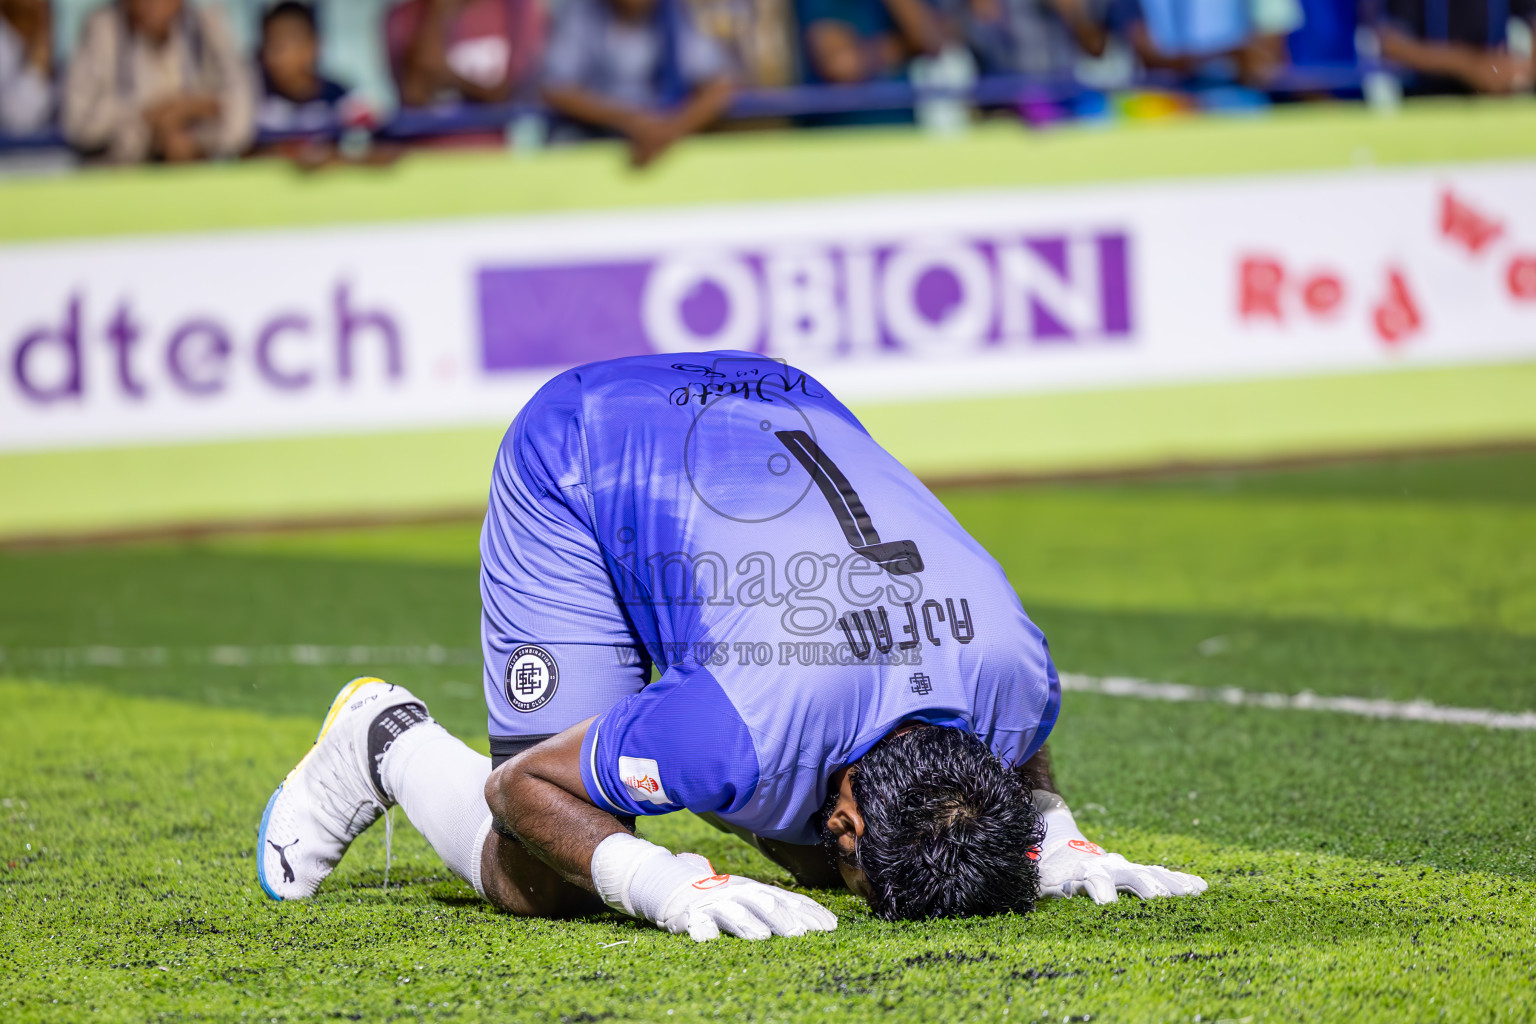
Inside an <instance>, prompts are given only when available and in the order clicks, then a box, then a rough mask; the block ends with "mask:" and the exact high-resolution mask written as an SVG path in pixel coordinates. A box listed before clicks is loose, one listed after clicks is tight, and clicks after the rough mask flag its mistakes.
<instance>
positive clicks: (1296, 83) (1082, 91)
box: [0, 62, 1402, 153]
mask: <svg viewBox="0 0 1536 1024" xmlns="http://www.w3.org/2000/svg"><path fill="white" fill-rule="evenodd" d="M1382 71H1386V72H1388V73H1389V74H1392V75H1394V76H1395V77H1399V78H1401V77H1402V76H1401V74H1400V73H1399V72H1397V71H1396V70H1394V69H1391V68H1386V67H1385V66H1383V65H1379V64H1375V63H1366V62H1360V63H1355V64H1347V65H1344V64H1341V65H1321V66H1306V67H1291V68H1288V69H1286V70H1285V71H1284V72H1283V73H1282V74H1281V75H1280V76H1278V77H1277V78H1276V79H1275V80H1274V81H1273V82H1270V83H1269V84H1268V85H1266V86H1265V87H1264V89H1262V90H1254V89H1248V88H1243V87H1239V86H1234V85H1232V84H1231V83H1220V82H1211V83H1208V84H1207V85H1201V84H1200V83H1195V84H1194V85H1191V84H1190V83H1188V82H1187V81H1182V80H1178V79H1176V78H1174V77H1173V76H1171V75H1163V74H1155V73H1152V74H1145V75H1142V76H1140V77H1138V78H1137V79H1136V80H1135V81H1133V82H1131V83H1129V84H1127V85H1126V86H1125V87H1124V88H1123V89H1121V90H1116V91H1117V92H1127V93H1134V92H1137V91H1146V90H1157V91H1162V92H1171V93H1178V94H1183V95H1186V96H1189V97H1191V98H1192V99H1193V101H1194V105H1196V106H1198V107H1201V108H1203V109H1207V110H1217V111H1220V110H1234V109H1251V108H1252V107H1254V106H1262V105H1264V104H1265V103H1267V102H1268V100H1269V98H1271V97H1273V98H1278V99H1286V98H1290V97H1296V96H1306V95H1320V96H1341V97H1358V96H1359V95H1360V93H1361V89H1362V85H1363V84H1364V82H1365V81H1366V79H1367V77H1368V76H1369V75H1371V74H1372V73H1373V72H1382ZM1244 97H1251V98H1252V101H1251V102H1250V101H1249V100H1247V99H1244ZM935 100H949V101H960V102H964V103H967V104H970V105H974V106H977V107H983V108H1006V107H1019V108H1020V109H1021V110H1022V109H1023V108H1025V107H1026V106H1040V105H1056V106H1059V107H1061V108H1064V109H1066V110H1068V111H1071V112H1072V114H1073V115H1076V116H1081V115H1084V114H1087V115H1089V116H1092V115H1093V114H1094V113H1095V112H1100V111H1104V110H1107V102H1106V101H1105V99H1104V94H1103V93H1102V92H1100V91H1098V90H1095V89H1090V88H1088V87H1086V86H1084V85H1082V84H1081V83H1079V82H1077V81H1076V80H1074V79H1071V78H1059V79H1051V78H1039V77H1032V76H1021V75H1001V76H986V77H982V78H979V79H977V80H976V81H975V82H974V83H972V84H970V85H967V86H963V87H951V88H945V87H931V86H930V87H919V86H916V85H914V84H913V83H911V82H909V81H886V82H868V83H864V84H860V85H795V86H788V87H784V88H777V89H744V90H742V91H740V92H738V93H737V94H736V96H735V99H734V100H733V102H732V104H731V108H730V110H729V112H728V113H727V115H726V119H727V120H728V121H744V120H763V119H782V120H789V121H796V120H800V119H805V118H814V117H817V116H825V115H837V114H845V115H856V114H875V113H890V112H900V111H906V110H914V109H916V108H918V107H919V106H920V105H921V104H922V103H924V102H926V101H935ZM549 120H550V111H549V110H548V108H546V107H544V106H542V105H540V104H537V103H528V102H518V103H498V104H455V105H451V106H434V107H402V108H401V109H399V110H398V111H396V112H395V113H394V115H393V116H391V117H390V118H389V119H388V120H387V121H385V122H384V123H383V124H382V125H380V126H378V127H377V128H376V129H374V130H373V135H374V136H375V137H376V138H378V139H380V140H383V141H391V142H400V143H408V142H411V141H413V140H417V139H424V138H431V137H442V136H451V135H466V134H483V133H487V132H508V133H509V134H510V131H509V129H513V126H516V125H518V124H519V123H528V122H534V123H536V124H538V125H544V124H547V123H548V122H549ZM514 130H515V129H514ZM349 131H356V129H355V128H354V129H349V128H348V127H347V126H346V125H343V124H340V123H337V124H333V125H329V126H326V127H324V128H320V129H316V130H309V131H303V132H263V133H261V135H260V136H259V137H258V139H257V143H258V145H274V144H278V143H283V142H289V141H294V140H304V139H322V140H323V139H333V140H334V139H338V138H341V137H343V136H344V135H346V134H347V133H348V132H349ZM518 137H519V138H524V136H522V135H519V136H518ZM530 141H533V142H534V143H535V144H536V143H537V141H538V138H537V137H536V136H535V137H534V138H532V139H531V140H530ZM64 149H68V143H67V142H66V141H65V139H64V137H63V135H62V133H60V132H59V131H58V130H57V129H49V130H47V131H44V132H40V133H37V134H34V135H25V136H4V135H0V153H26V152H29V151H33V152H36V151H48V150H64Z"/></svg>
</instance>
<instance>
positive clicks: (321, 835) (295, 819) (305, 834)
mask: <svg viewBox="0 0 1536 1024" xmlns="http://www.w3.org/2000/svg"><path fill="white" fill-rule="evenodd" d="M421 703H422V702H421V700H420V699H419V698H417V697H415V696H414V695H412V694H411V692H410V691H409V690H407V689H406V688H405V687H403V686H392V685H391V684H389V683H386V682H384V681H383V680H382V679H374V678H372V677H371V676H364V677H362V678H359V679H354V680H352V681H351V682H350V683H348V684H347V685H346V686H343V687H342V688H341V692H340V693H338V694H336V699H335V700H333V701H332V702H331V708H330V710H329V711H328V712H326V715H325V721H324V722H323V723H322V724H321V726H320V732H319V734H318V735H316V736H315V745H314V746H313V747H310V748H309V753H307V754H305V755H304V757H303V759H302V760H301V761H299V763H298V764H297V765H296V766H295V767H294V769H293V771H291V772H289V773H288V777H287V778H285V779H284V780H283V782H282V785H280V786H278V787H277V792H275V793H273V794H272V798H271V799H270V800H268V801H267V809H266V812H265V813H263V814H262V816H261V830H260V832H259V833H258V834H257V839H256V877H257V879H258V880H259V881H260V882H261V888H262V890H263V891H264V892H265V893H266V894H267V895H268V896H270V897H272V898H273V899H274V900H302V899H307V898H308V897H310V896H313V895H314V894H315V890H316V889H318V888H319V887H320V883H321V882H322V881H324V880H325V876H326V875H329V874H330V873H331V871H332V869H334V868H335V867H336V864H337V862H338V861H340V860H341V855H342V854H344V853H346V852H347V847H348V846H350V845H352V840H354V839H356V838H357V837H358V836H360V835H362V833H363V830H364V829H366V828H367V827H368V826H369V825H372V824H373V823H374V822H375V821H377V820H378V819H379V816H380V815H381V814H383V813H384V811H385V808H387V807H390V806H393V804H394V801H393V800H390V799H389V798H388V797H386V796H385V795H384V794H383V793H381V792H379V790H378V788H377V787H376V786H375V785H374V782H373V771H372V766H370V765H369V763H368V727H369V726H370V725H371V724H372V723H373V721H374V719H375V718H377V717H378V716H379V715H380V714H381V713H382V712H384V711H386V710H388V709H389V708H392V707H396V706H398V705H401V704H421ZM423 707H424V705H423ZM423 717H424V715H423Z"/></svg>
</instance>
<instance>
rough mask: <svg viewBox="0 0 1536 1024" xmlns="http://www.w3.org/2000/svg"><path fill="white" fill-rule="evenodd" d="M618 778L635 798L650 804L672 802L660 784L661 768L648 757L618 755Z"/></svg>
mask: <svg viewBox="0 0 1536 1024" xmlns="http://www.w3.org/2000/svg"><path fill="white" fill-rule="evenodd" d="M619 778H621V779H623V780H624V788H625V789H627V790H629V795H630V796H632V797H634V798H635V799H636V800H639V801H643V802H645V803H652V804H670V803H671V802H672V798H671V797H669V796H667V791H666V789H665V788H664V787H663V786H662V784H661V769H660V768H659V767H658V766H657V764H656V762H655V761H653V760H651V759H650V758H649V757H623V756H620V757H619Z"/></svg>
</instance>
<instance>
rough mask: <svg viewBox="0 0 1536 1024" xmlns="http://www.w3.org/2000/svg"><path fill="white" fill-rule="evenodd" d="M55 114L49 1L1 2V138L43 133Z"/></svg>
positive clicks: (10, 0)
mask: <svg viewBox="0 0 1536 1024" xmlns="http://www.w3.org/2000/svg"><path fill="white" fill-rule="evenodd" d="M52 113H53V18H52V12H51V11H50V10H49V8H48V0H0V135H32V134H34V133H36V132H39V131H42V130H43V128H44V127H46V126H47V124H48V118H49V115H51V114H52Z"/></svg>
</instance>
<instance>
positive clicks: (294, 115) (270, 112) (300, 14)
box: [256, 0, 361, 132]
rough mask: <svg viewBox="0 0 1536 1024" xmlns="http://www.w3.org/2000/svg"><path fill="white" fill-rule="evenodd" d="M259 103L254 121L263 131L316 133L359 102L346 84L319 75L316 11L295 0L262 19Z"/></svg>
mask: <svg viewBox="0 0 1536 1024" xmlns="http://www.w3.org/2000/svg"><path fill="white" fill-rule="evenodd" d="M260 52H261V86H262V96H261V104H260V106H259V107H257V110H256V126H257V128H258V129H260V130H261V131H264V132H320V131H326V130H328V129H333V128H335V127H337V126H338V125H340V124H342V123H343V122H344V121H345V120H346V119H347V117H348V116H350V115H351V114H352V111H350V110H347V109H345V108H348V107H357V108H360V107H361V104H360V103H359V102H358V101H356V100H354V99H351V98H350V94H349V92H348V90H347V89H346V87H345V86H342V85H339V84H337V83H336V82H333V81H331V80H330V79H329V78H326V77H324V76H322V75H321V74H320V34H319V31H318V28H317V27H316V24H315V11H314V8H313V7H311V6H310V5H309V4H307V3H300V2H299V0H281V2H280V3H277V4H275V5H274V6H272V7H271V8H269V9H268V10H267V13H266V14H265V15H263V16H262V19H261V51H260Z"/></svg>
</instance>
